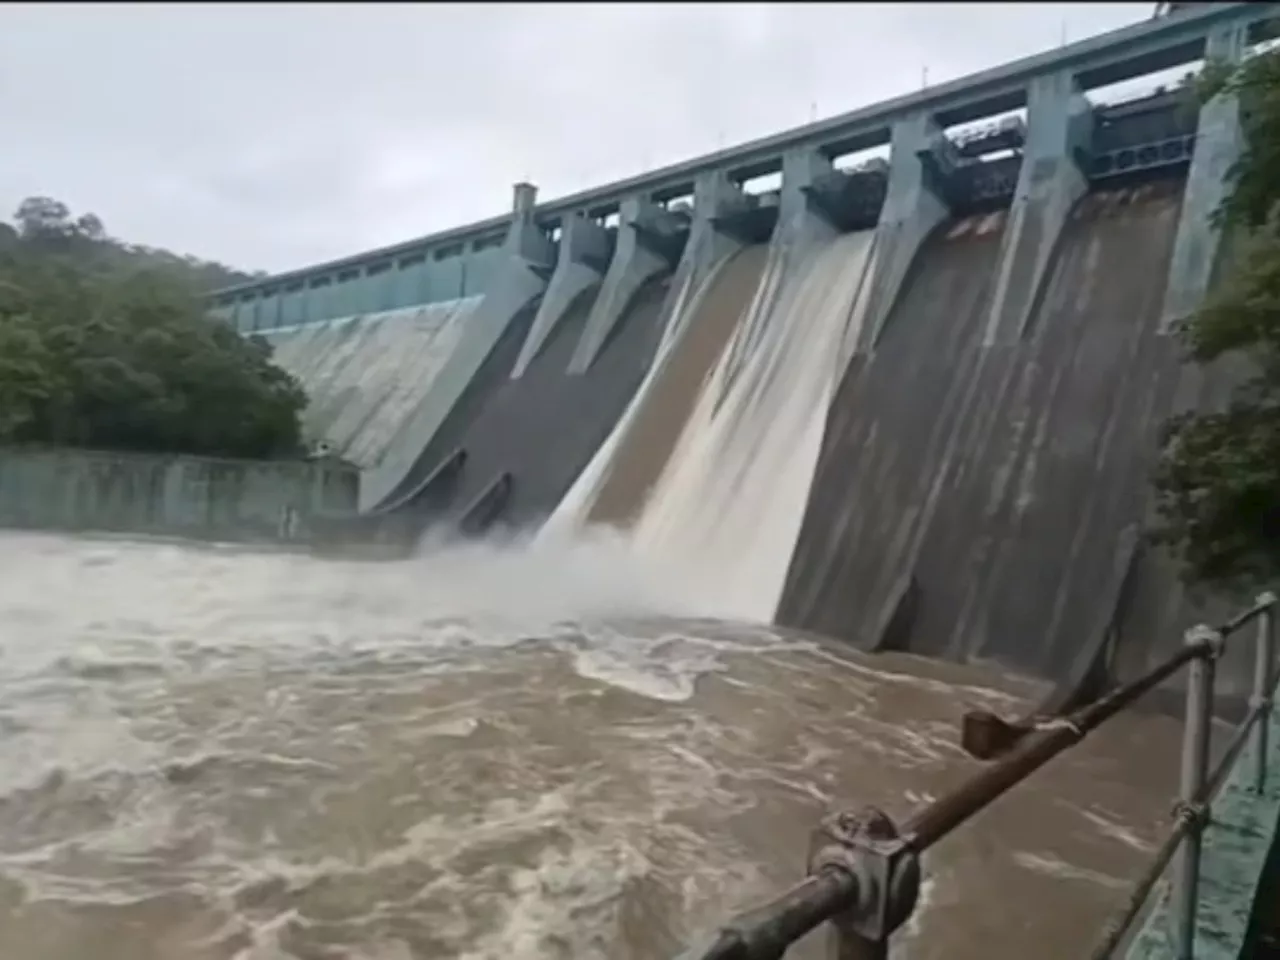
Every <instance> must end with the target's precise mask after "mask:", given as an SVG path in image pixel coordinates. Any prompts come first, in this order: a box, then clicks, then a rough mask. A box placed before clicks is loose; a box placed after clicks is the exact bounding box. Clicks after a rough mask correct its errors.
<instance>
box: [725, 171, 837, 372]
mask: <svg viewBox="0 0 1280 960" xmlns="http://www.w3.org/2000/svg"><path fill="white" fill-rule="evenodd" d="M833 176H840V174H839V173H837V172H836V171H835V170H834V169H832V166H831V161H830V160H829V159H827V158H826V157H825V156H823V155H822V154H821V153H819V152H818V151H816V150H813V149H811V148H808V147H801V148H798V149H795V150H791V151H788V152H787V153H786V154H784V155H783V157H782V189H781V190H780V191H779V196H778V222H777V224H776V225H775V226H774V228H773V236H772V237H771V238H770V240H769V258H768V260H767V261H766V263H765V268H764V275H763V276H762V277H761V280H760V286H759V287H758V288H757V290H756V295H755V298H754V299H753V300H752V302H751V306H750V307H749V308H748V310H747V315H746V316H745V317H744V318H743V321H742V323H741V324H739V329H738V332H737V333H736V334H735V336H734V338H733V340H732V341H731V342H730V344H729V360H728V363H729V368H730V370H731V371H732V370H736V369H737V365H738V363H739V361H740V359H741V358H742V357H744V356H746V355H747V354H748V353H749V351H750V350H751V349H752V347H753V346H754V345H755V344H756V343H757V342H758V341H759V339H760V338H761V337H762V336H763V335H764V331H765V326H766V324H767V322H768V320H769V318H770V317H771V316H773V314H774V308H775V307H776V306H777V304H778V301H779V299H780V298H781V297H782V295H783V291H784V290H785V289H786V287H787V285H788V284H789V283H790V282H792V281H793V280H794V279H795V274H796V269H797V267H798V266H799V265H800V264H801V263H802V262H803V261H804V259H805V257H806V256H807V255H808V254H809V253H811V252H812V251H813V250H814V249H815V248H816V247H817V246H818V245H820V244H822V243H823V242H825V241H828V240H830V239H832V238H833V237H835V236H836V235H837V234H838V233H839V230H838V228H837V227H836V226H835V225H834V224H833V223H832V222H831V221H830V220H829V219H828V218H827V216H826V215H825V214H824V213H823V212H822V211H821V209H820V205H819V204H818V203H817V202H815V196H814V194H815V193H816V192H817V191H818V190H819V189H820V185H821V184H822V183H823V181H824V180H827V179H830V178H831V177H833ZM732 375H733V374H732V373H730V376H732Z"/></svg>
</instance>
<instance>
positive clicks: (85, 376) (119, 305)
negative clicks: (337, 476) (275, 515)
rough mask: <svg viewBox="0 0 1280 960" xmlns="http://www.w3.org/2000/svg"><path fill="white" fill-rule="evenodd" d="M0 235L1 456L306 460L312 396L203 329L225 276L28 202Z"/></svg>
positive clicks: (210, 325) (257, 347)
mask: <svg viewBox="0 0 1280 960" xmlns="http://www.w3.org/2000/svg"><path fill="white" fill-rule="evenodd" d="M16 219H17V227H16V228H15V227H11V226H9V225H7V224H0V443H19V444H21V443H46V444H55V445H60V446H74V447H92V448H96V449H112V450H130V451H144V452H162V453H186V454H200V455H205V456H220V457H255V458H257V457H279V456H291V455H294V454H296V453H298V452H299V451H300V449H301V432H300V414H301V412H302V410H303V408H304V407H305V405H306V396H305V394H304V393H303V391H302V388H301V387H300V386H299V385H298V383H297V381H296V380H294V379H293V378H292V377H291V376H290V375H289V374H287V373H286V372H285V371H284V370H282V369H280V368H279V367H277V366H275V365H274V364H273V363H272V362H271V360H270V348H269V347H268V346H267V344H266V343H265V342H264V341H262V340H260V339H256V338H243V337H241V336H239V335H238V334H237V333H236V332H235V331H233V330H232V329H231V328H230V327H228V326H227V325H226V324H225V323H223V322H222V321H219V320H216V319H213V318H211V317H209V316H207V315H206V313H205V308H204V305H203V303H202V301H201V299H200V296H199V295H200V293H201V288H202V286H203V285H207V284H208V282H209V281H210V279H212V278H213V277H218V278H220V279H222V280H225V278H226V277H225V275H226V273H227V271H226V269H225V268H220V267H218V265H216V264H207V263H203V262H201V261H195V260H191V259H190V258H186V259H184V258H180V257H176V256H174V255H172V254H166V253H165V252H164V251H154V250H146V249H141V248H136V247H129V246H127V245H124V244H121V243H119V242H118V241H115V240H113V239H111V238H110V237H108V236H106V234H105V231H104V230H103V227H102V224H101V222H100V221H99V220H98V219H97V218H96V217H94V216H93V215H92V214H89V215H85V216H82V217H79V218H75V219H73V218H72V217H71V214H70V212H69V211H68V210H67V208H66V207H65V205H63V204H61V203H58V202H57V201H56V200H50V199H48V198H39V197H37V198H31V199H29V200H26V201H24V202H23V204H22V205H21V206H20V207H19V209H18V212H17V218H16Z"/></svg>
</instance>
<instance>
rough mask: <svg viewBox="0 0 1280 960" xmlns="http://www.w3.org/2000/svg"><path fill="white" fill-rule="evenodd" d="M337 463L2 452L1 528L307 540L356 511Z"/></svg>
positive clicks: (347, 477)
mask: <svg viewBox="0 0 1280 960" xmlns="http://www.w3.org/2000/svg"><path fill="white" fill-rule="evenodd" d="M358 486H359V474H358V472H357V470H356V469H355V467H353V466H350V465H348V464H345V463H340V462H334V461H300V460H282V461H255V460H223V459H213V458H207V457H186V456H172V455H149V454H130V453H113V452H102V451H92V450H71V449H61V448H9V449H4V450H0V526H4V527H9V528H18V529H36V530H65V531H99V532H113V533H128V534H148V535H159V536H179V537H190V538H194V539H201V540H221V541H255V542H301V541H305V540H306V539H307V538H308V537H309V534H310V530H311V526H312V520H313V518H315V517H316V516H317V515H321V514H328V513H346V512H350V511H352V510H354V509H355V504H356V496H357V488H358Z"/></svg>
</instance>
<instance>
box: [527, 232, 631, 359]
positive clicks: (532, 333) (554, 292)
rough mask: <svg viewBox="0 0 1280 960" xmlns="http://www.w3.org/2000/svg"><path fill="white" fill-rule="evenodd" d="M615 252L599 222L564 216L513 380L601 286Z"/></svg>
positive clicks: (609, 238) (611, 242)
mask: <svg viewBox="0 0 1280 960" xmlns="http://www.w3.org/2000/svg"><path fill="white" fill-rule="evenodd" d="M612 252H613V239H612V238H611V237H610V236H609V231H608V230H606V229H605V228H604V227H602V226H601V225H600V224H598V223H596V222H595V221H594V220H588V219H587V218H586V217H585V216H583V215H582V214H580V213H579V214H574V215H573V216H570V217H566V218H565V219H564V224H563V226H562V229H561V232H560V251H559V255H558V257H557V260H556V269H555V273H553V274H552V275H551V280H550V281H549V282H548V283H547V290H546V293H544V294H543V295H542V303H541V304H539V305H538V313H537V315H536V316H535V317H534V318H533V326H531V327H530V328H529V335H528V336H527V337H526V338H525V341H524V346H523V347H521V349H520V356H519V357H518V358H517V359H516V365H515V368H514V369H513V370H512V371H511V376H512V378H513V379H514V378H516V377H520V376H522V375H523V374H524V372H525V370H526V369H527V368H528V366H529V364H530V363H532V362H533V359H534V357H536V356H537V355H538V352H539V351H540V350H541V349H542V347H543V345H544V344H545V343H546V342H547V338H548V337H550V336H551V333H552V331H553V330H555V328H556V324H558V323H559V322H560V321H561V320H562V319H563V318H564V315H565V313H566V312H567V311H568V309H569V307H570V306H572V305H573V304H574V303H575V302H576V301H577V300H578V298H579V297H581V296H582V295H584V294H585V293H587V292H588V291H590V290H593V289H594V288H595V287H597V286H599V285H600V282H601V280H603V279H604V274H605V270H606V269H607V268H608V264H609V256H610V254H611V253H612Z"/></svg>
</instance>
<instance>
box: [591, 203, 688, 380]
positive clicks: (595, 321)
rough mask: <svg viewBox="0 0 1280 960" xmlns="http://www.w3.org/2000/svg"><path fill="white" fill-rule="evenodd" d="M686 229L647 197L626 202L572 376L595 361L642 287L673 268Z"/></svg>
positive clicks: (679, 218) (675, 218) (683, 220)
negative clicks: (609, 260) (610, 257)
mask: <svg viewBox="0 0 1280 960" xmlns="http://www.w3.org/2000/svg"><path fill="white" fill-rule="evenodd" d="M688 229H689V226H688V223H687V222H686V221H685V219H684V218H682V217H679V216H677V215H675V214H673V213H668V212H667V211H666V210H664V209H662V208H661V207H660V206H658V205H657V204H655V203H650V202H649V201H647V200H645V199H644V198H643V197H632V198H631V199H629V200H624V201H623V202H622V204H621V205H620V208H619V211H618V236H617V239H616V242H615V244H614V252H613V260H612V261H611V262H610V263H609V269H608V271H607V272H606V273H605V275H604V281H603V282H602V283H601V285H600V294H599V296H598V297H596V302H595V304H594V305H593V306H592V308H591V315H590V316H589V317H588V318H587V326H586V329H584V330H583V331H582V337H581V338H580V339H579V341H578V347H577V349H576V350H575V351H574V354H573V358H572V360H571V361H570V362H569V371H570V372H571V373H583V372H585V371H586V370H587V369H588V368H589V367H590V366H591V365H592V364H593V363H594V362H595V360H596V357H598V356H599V354H600V351H601V349H602V348H603V347H604V344H605V341H606V340H608V339H609V335H610V334H611V333H612V332H613V330H614V328H615V327H616V326H617V325H618V323H619V321H621V319H622V315H623V313H624V312H626V310H627V307H628V306H629V305H630V304H631V302H632V300H633V299H634V298H635V295H636V293H637V292H638V291H639V290H640V288H641V287H643V286H644V285H645V284H646V283H648V282H649V281H650V280H653V279H654V278H656V277H660V276H662V274H664V273H667V272H669V271H671V270H672V269H673V268H674V267H675V265H676V263H677V262H678V260H679V253H678V249H679V247H680V246H682V245H683V244H684V243H685V242H686V239H687V233H688Z"/></svg>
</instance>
